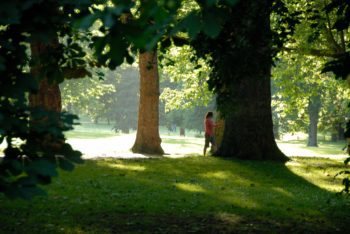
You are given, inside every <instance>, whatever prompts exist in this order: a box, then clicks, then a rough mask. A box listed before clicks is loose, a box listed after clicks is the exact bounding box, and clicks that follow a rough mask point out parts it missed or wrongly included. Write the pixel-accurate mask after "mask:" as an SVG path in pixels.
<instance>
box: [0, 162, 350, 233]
mask: <svg viewBox="0 0 350 234" xmlns="http://www.w3.org/2000/svg"><path fill="white" fill-rule="evenodd" d="M341 169H344V165H343V164H342V162H341V161H339V160H332V159H325V158H292V160H291V161H290V162H288V163H287V164H286V165H282V164H278V163H274V162H255V161H240V160H227V159H221V158H213V157H187V158H177V159H172V158H152V159H132V160H130V159H129V160H120V159H103V160H102V159H101V160H94V161H93V160H87V161H86V163H85V164H83V165H79V166H77V168H76V169H75V170H74V171H73V172H71V173H69V172H63V171H62V172H60V176H59V177H58V178H57V179H54V181H53V183H52V184H51V185H49V186H46V187H45V189H47V191H48V194H49V196H48V197H40V198H36V199H34V200H33V201H32V202H30V203H29V202H26V201H21V200H14V201H10V200H7V199H6V198H4V197H3V196H1V197H0V206H1V209H0V217H1V219H0V233H8V232H17V233H33V232H43V233H46V232H55V233H57V232H60V233H67V232H68V233H69V232H70V233H76V232H84V233H125V232H128V233H130V232H131V233H134V232H142V233H144V232H146V233H147V232H149V233H154V232H163V233H164V232H165V233H166V232H172V233H186V232H192V231H193V232H202V233H218V232H220V231H221V232H234V233H236V232H244V231H249V230H250V231H252V230H253V231H256V232H264V231H269V232H275V233H276V232H277V233H285V232H290V231H291V232H299V233H300V232H306V233H310V232H318V233H323V232H326V231H328V232H335V231H337V230H340V231H344V232H346V231H349V230H347V229H346V228H348V227H347V223H349V222H350V217H349V216H348V211H349V209H350V201H349V199H346V198H345V197H341V196H336V195H335V194H334V192H335V191H339V189H340V188H341V187H340V181H333V182H332V183H331V178H333V175H334V173H335V172H336V171H339V170H341ZM327 173H329V174H330V175H329V176H328V175H327ZM159 228H160V229H159Z"/></svg>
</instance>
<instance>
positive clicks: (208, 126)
mask: <svg viewBox="0 0 350 234" xmlns="http://www.w3.org/2000/svg"><path fill="white" fill-rule="evenodd" d="M213 117H214V114H213V112H212V111H208V113H207V114H206V115H205V120H204V125H205V145H204V150H203V155H204V156H205V153H206V152H207V148H208V147H209V143H211V145H212V147H213V149H214V151H216V142H215V135H214V128H215V127H218V126H220V124H214V123H213V121H212V120H213Z"/></svg>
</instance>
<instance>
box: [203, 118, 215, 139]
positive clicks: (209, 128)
mask: <svg viewBox="0 0 350 234" xmlns="http://www.w3.org/2000/svg"><path fill="white" fill-rule="evenodd" d="M217 126H218V124H214V123H213V122H212V121H211V120H210V119H206V120H205V134H208V135H209V136H212V135H213V134H214V128H215V127H217Z"/></svg>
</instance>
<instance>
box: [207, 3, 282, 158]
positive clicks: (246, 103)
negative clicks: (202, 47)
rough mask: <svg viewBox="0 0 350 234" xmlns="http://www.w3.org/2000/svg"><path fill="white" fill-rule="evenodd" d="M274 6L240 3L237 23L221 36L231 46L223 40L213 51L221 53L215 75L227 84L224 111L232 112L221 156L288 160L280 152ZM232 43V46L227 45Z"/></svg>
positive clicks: (220, 99) (221, 100) (235, 14)
mask: <svg viewBox="0 0 350 234" xmlns="http://www.w3.org/2000/svg"><path fill="white" fill-rule="evenodd" d="M271 6H272V1H254V0H245V1H239V3H238V4H236V5H235V6H234V7H233V13H231V17H232V22H231V23H230V24H227V25H226V26H227V27H226V28H225V29H224V31H222V32H221V34H220V37H225V40H224V38H221V41H218V42H217V43H213V48H216V50H218V49H219V50H220V52H214V56H216V58H215V59H216V60H214V63H217V67H215V68H214V72H216V73H217V74H220V76H221V77H220V81H223V82H225V86H223V87H222V89H218V90H220V92H219V93H218V98H217V104H218V106H219V110H224V111H225V110H226V109H227V111H225V130H224V134H223V139H222V144H221V146H220V147H219V149H218V151H217V153H216V154H215V155H217V156H222V157H231V158H239V159H246V160H252V159H253V160H273V161H280V162H285V161H287V160H288V157H286V156H285V155H284V154H283V153H282V152H281V151H280V150H279V148H278V147H277V144H276V142H275V138H274V135H273V124H272V113H271V87H270V77H271V65H272V59H271V53H272V49H271V44H272V43H271V29H270V10H271ZM232 40H233V42H231V41H232ZM226 41H228V43H227V44H223V43H225V42H226ZM233 43H234V45H235V46H232V44H233ZM216 61H218V62H216ZM214 74H215V73H214ZM228 77H230V78H228ZM217 79H219V77H218V78H217ZM221 93H222V94H221Z"/></svg>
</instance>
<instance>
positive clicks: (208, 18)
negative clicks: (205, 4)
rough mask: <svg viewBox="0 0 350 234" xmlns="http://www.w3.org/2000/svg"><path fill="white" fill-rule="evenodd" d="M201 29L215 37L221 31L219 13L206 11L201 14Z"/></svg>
mask: <svg viewBox="0 0 350 234" xmlns="http://www.w3.org/2000/svg"><path fill="white" fill-rule="evenodd" d="M203 31H204V33H205V34H207V35H208V36H209V37H212V38H215V37H217V36H218V35H219V33H220V31H221V19H220V16H219V15H216V14H214V13H213V12H208V13H207V14H205V15H204V16H203Z"/></svg>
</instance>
